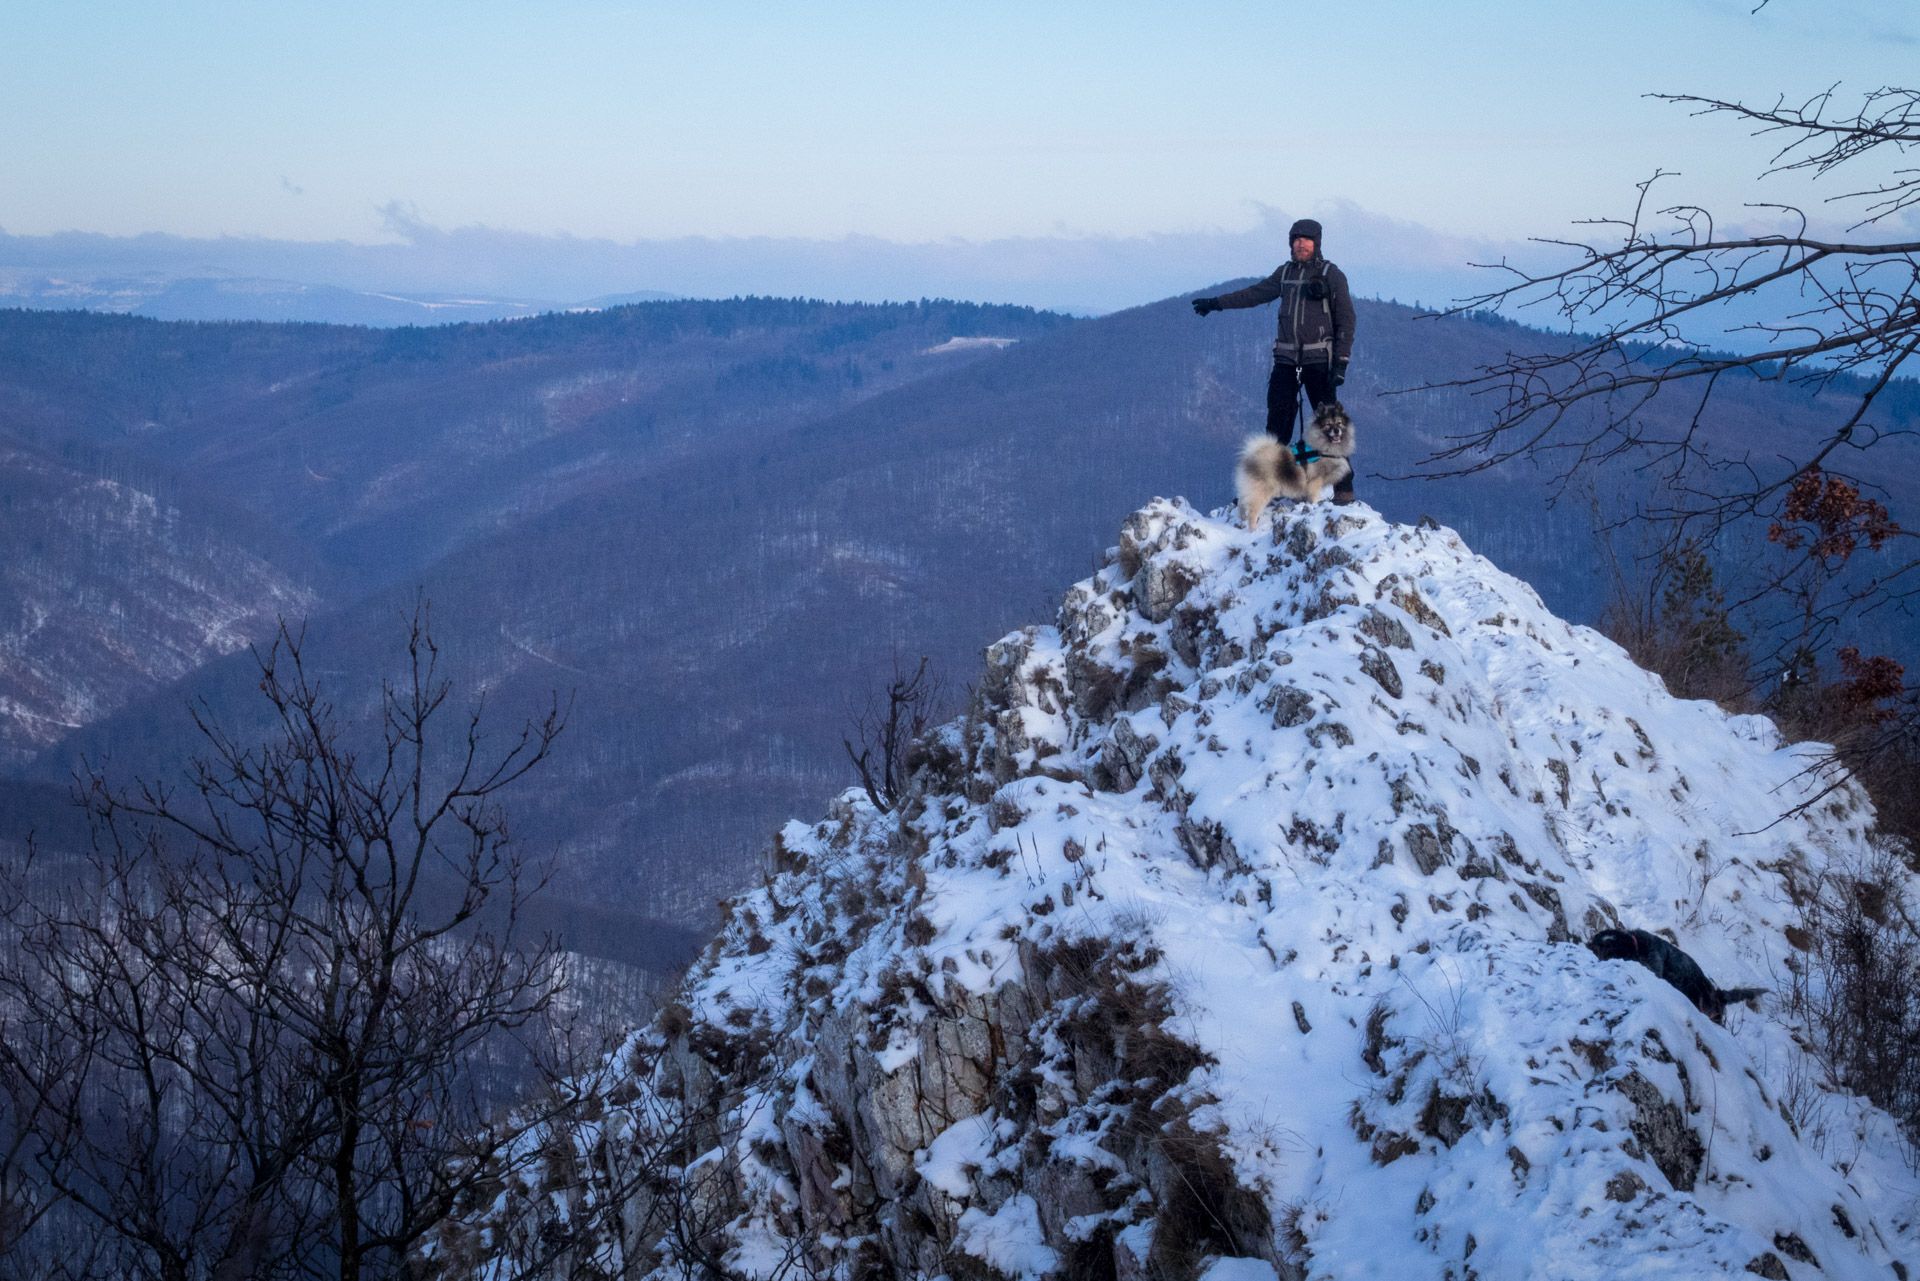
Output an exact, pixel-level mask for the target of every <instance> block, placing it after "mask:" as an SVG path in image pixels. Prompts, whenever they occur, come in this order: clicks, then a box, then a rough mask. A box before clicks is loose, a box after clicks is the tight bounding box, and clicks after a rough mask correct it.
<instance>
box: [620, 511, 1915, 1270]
mask: <svg viewBox="0 0 1920 1281" xmlns="http://www.w3.org/2000/svg"><path fill="white" fill-rule="evenodd" d="M1225 515H1226V513H1225V512H1224V511H1223V512H1222V513H1221V514H1220V515H1219V516H1215V517H1209V516H1205V515H1202V514H1200V513H1199V512H1196V511H1195V510H1193V509H1192V508H1190V507H1188V506H1187V505H1186V504H1185V503H1183V502H1180V501H1165V500H1157V501H1155V502H1154V503H1152V504H1150V505H1149V506H1147V507H1145V508H1144V509H1142V510H1141V511H1139V512H1136V513H1135V514H1134V515H1133V516H1131V517H1129V518H1128V520H1127V522H1126V524H1125V526H1124V528H1123V530H1122V531H1121V537H1120V545H1119V547H1118V548H1117V549H1116V550H1115V551H1114V552H1113V553H1111V554H1110V556H1109V558H1108V559H1109V563H1108V564H1107V566H1106V567H1105V568H1104V569H1102V570H1101V571H1100V572H1099V573H1098V574H1096V575H1094V576H1093V577H1092V578H1091V579H1088V580H1087V581H1084V582H1082V583H1079V584H1077V585H1076V586H1074V587H1073V588H1072V589H1071V590H1070V591H1069V592H1068V593H1067V594H1066V597H1065V598H1064V601H1063V603H1062V605H1061V608H1060V611H1059V617H1058V620H1057V624H1056V625H1055V626H1051V627H1046V626H1035V627H1028V628H1024V629H1022V630H1020V631H1018V632H1015V633H1013V634H1012V635H1009V636H1007V637H1006V638H1004V639H1003V640H1001V641H1000V642H999V643H998V644H996V645H994V646H992V647H991V648H990V649H989V650H988V651H987V656H986V671H985V675H984V677H983V679H982V680H981V681H980V682H979V685H978V689H977V692H976V694H975V698H974V705H973V707H972V709H971V711H970V712H969V714H968V716H967V717H965V718H963V719H962V720H960V721H957V722H955V723H953V724H951V725H948V726H946V727H945V728H944V729H943V730H942V731H941V732H940V733H939V735H938V736H937V737H936V740H935V741H934V742H932V743H931V744H929V745H928V746H927V748H926V750H925V751H924V753H923V754H922V757H921V758H920V759H918V760H917V761H916V762H915V764H916V773H915V776H914V788H913V793H912V795H911V796H910V797H908V798H907V800H906V801H905V802H903V804H902V805H901V806H900V808H899V809H898V810H897V811H896V812H895V813H891V814H882V813H879V812H877V811H876V810H875V808H874V807H873V806H872V805H871V804H869V803H868V801H867V800H866V799H865V797H864V796H863V795H862V794H860V793H858V792H849V793H848V794H847V795H845V796H843V797H842V798H841V799H840V800H839V801H838V802H836V804H835V805H834V807H833V810H832V812H831V814H830V816H829V817H828V818H827V819H826V820H825V821H823V822H821V823H818V824H814V825H812V826H806V825H802V824H798V823H794V824H789V825H788V826H787V828H786V829H785V830H784V831H783V832H782V833H781V834H780V836H779V837H778V839H777V840H776V842H775V846H774V850H773V854H772V863H773V866H772V869H771V870H770V873H769V877H768V881H767V884H766V885H765V886H764V888H762V889H760V890H758V891H756V892H754V893H751V894H747V895H745V896H743V897H741V898H740V899H738V900H737V901H735V902H734V903H733V904H732V905H731V916H730V920H729V922H728V924H727V926H726V928H725V930H724V932H723V934H722V935H721V937H720V938H719V939H718V940H716V942H715V944H714V945H713V947H712V948H711V949H710V950H709V952H708V955H707V956H706V957H705V959H704V960H703V961H702V962H701V963H700V964H699V965H698V966H697V967H696V969H695V970H694V972H693V973H692V974H691V976H690V977H689V979H688V981H687V984H686V987H685V990H684V993H683V997H682V1000H683V1005H681V1006H679V1007H677V1008H676V1009H674V1010H673V1011H670V1012H669V1016H668V1018H667V1020H666V1021H665V1022H663V1024H662V1025H660V1027H658V1028H657V1029H656V1030H655V1032H653V1033H652V1034H650V1035H651V1038H652V1039H651V1041H650V1042H648V1043H649V1044H652V1045H654V1046H655V1047H656V1048H658V1049H659V1050H660V1057H659V1059H658V1060H657V1063H656V1066H654V1067H653V1068H650V1069H649V1071H648V1078H647V1080H646V1081H645V1082H643V1083H642V1086H641V1087H640V1088H643V1089H644V1090H645V1091H648V1092H658V1091H660V1090H662V1089H666V1090H669V1091H672V1092H677V1093H676V1097H681V1098H690V1097H695V1096H700V1097H711V1098H716V1099H725V1100H726V1103H725V1105H724V1110H725V1122H724V1124H723V1125H722V1126H721V1127H720V1128H719V1131H718V1132H717V1133H716V1135H715V1142H716V1144H717V1147H716V1149H715V1151H714V1152H712V1153H710V1154H709V1158H710V1159H712V1160H714V1161H718V1162H721V1163H722V1164H725V1165H727V1168H728V1169H729V1171H730V1173H729V1175H728V1180H729V1183H728V1186H729V1187H730V1188H731V1192H730V1193H729V1196H730V1197H731V1198H732V1200H731V1205H732V1211H730V1212H734V1213H737V1216H738V1217H737V1218H736V1219H735V1220H734V1222H733V1223H732V1225H731V1227H730V1228H729V1233H730V1237H729V1239H730V1241H731V1242H732V1243H733V1244H732V1249H733V1251H734V1253H733V1259H734V1262H735V1264H736V1265H737V1266H739V1267H741V1268H743V1269H746V1270H748V1271H752V1270H753V1269H755V1268H763V1269H764V1268H768V1267H770V1266H771V1263H770V1261H771V1260H774V1259H776V1258H778V1257H780V1253H781V1243H782V1242H783V1241H793V1240H798V1239H803V1238H804V1239H808V1240H811V1241H818V1242H819V1245H818V1246H817V1248H814V1249H813V1250H812V1257H813V1258H814V1260H815V1262H816V1263H818V1264H821V1265H824V1266H827V1267H830V1268H832V1269H835V1270H838V1271H839V1272H840V1274H841V1275H845V1276H858V1275H870V1276H876V1277H879V1276H897V1277H902V1278H905V1277H936V1276H948V1277H952V1278H956V1279H958V1278H993V1277H1006V1278H1014V1277H1018V1278H1040V1277H1050V1276H1062V1277H1083V1276H1084V1277H1117V1278H1121V1279H1123V1281H1124V1279H1127V1278H1144V1277H1157V1276H1170V1277H1195V1276H1201V1275H1206V1276H1211V1277H1214V1278H1216V1281H1224V1279H1225V1278H1229V1277H1231V1278H1236V1279H1239V1278H1255V1277H1261V1276H1267V1275H1270V1274H1271V1275H1274V1276H1277V1277H1282V1278H1292V1277H1302V1278H1304V1277H1311V1278H1322V1277H1326V1278H1375V1277H1377V1278H1425V1277H1431V1278H1436V1279H1437V1278H1456V1279H1459V1281H1464V1279H1465V1278H1469V1277H1475V1276H1478V1277H1484V1278H1489V1279H1491V1278H1510V1277H1540V1278H1619V1277H1636V1278H1638V1277H1699V1276H1705V1275H1722V1274H1726V1275H1735V1276H1739V1275H1749V1274H1753V1273H1758V1274H1759V1275H1762V1276H1775V1277H1794V1278H1803V1277H1816V1276H1818V1277H1855V1276H1858V1277H1874V1278H1892V1277H1894V1276H1896V1274H1898V1275H1902V1276H1904V1275H1905V1273H1904V1272H1903V1271H1900V1269H1899V1268H1896V1266H1895V1264H1896V1263H1899V1264H1900V1265H1901V1266H1902V1267H1904V1266H1907V1264H1906V1263H1905V1262H1904V1261H1906V1260H1910V1259H1914V1256H1915V1255H1916V1254H1920V1251H1916V1250H1915V1248H1914V1242H1913V1240H1912V1237H1911V1227H1912V1224H1911V1218H1912V1214H1913V1209H1914V1204H1915V1195H1916V1192H1917V1191H1920V1184H1916V1180H1915V1179H1914V1177H1913V1176H1912V1175H1911V1174H1910V1173H1909V1171H1908V1169H1907V1167H1906V1165H1905V1164H1904V1162H1903V1160H1902V1149H1901V1147H1900V1145H1899V1142H1898V1140H1897V1136H1896V1134H1895V1132H1894V1129H1893V1126H1892V1124H1891V1123H1890V1121H1889V1120H1888V1119H1887V1118H1886V1117H1885V1116H1884V1115H1883V1114H1881V1113H1879V1112H1877V1111H1876V1110H1874V1109H1872V1108H1871V1107H1869V1106H1867V1105H1866V1104H1865V1103H1863V1102H1861V1101H1859V1100H1855V1099H1849V1098H1843V1097H1838V1096H1832V1095H1825V1094H1822V1093H1821V1092H1820V1091H1819V1090H1818V1089H1817V1088H1815V1086H1814V1085H1813V1082H1814V1081H1816V1080H1817V1079H1818V1071H1817V1069H1816V1067H1815V1066H1814V1065H1813V1063H1812V1061H1811V1060H1810V1059H1809V1058H1808V1057H1807V1056H1806V1055H1805V1054H1804V1053H1803V1052H1802V1051H1801V1050H1800V1049H1799V1048H1798V1046H1797V1045H1796V1042H1795V1039H1794V1032H1793V1029H1792V1028H1790V1027H1788V1026H1785V1025H1784V1024H1783V1023H1781V1022H1780V1021H1778V1018H1779V1015H1780V1010H1779V1006H1778V1003H1777V1001H1776V999H1775V998H1774V997H1771V996H1769V997H1764V998H1761V1000H1760V1001H1759V1002H1758V1009H1757V1010H1750V1009H1748V1008H1745V1007H1736V1008H1734V1009H1733V1010H1732V1011H1730V1012H1729V1014H1728V1016H1727V1019H1726V1025H1725V1026H1724V1027H1722V1026H1718V1025H1716V1024H1714V1023H1713V1022H1712V1021H1710V1020H1709V1019H1708V1018H1707V1017H1705V1016H1704V1015H1702V1014H1700V1013H1699V1012H1697V1011H1696V1010H1695V1009H1694V1008H1693V1007H1692V1006H1691V1005H1689V1004H1688V1002H1687V1001H1686V999H1685V998H1684V997H1682V996H1681V995H1680V993H1679V992H1677V991H1675V990H1674V989H1673V988H1671V987H1669V986H1667V985H1666V984H1665V983H1663V982H1662V981H1660V980H1659V979H1657V978H1656V977H1654V976H1653V975H1652V974H1651V973H1650V972H1648V971H1647V970H1645V969H1642V968H1640V967H1638V966H1635V965H1632V964H1629V963H1625V962H1600V961H1596V960H1595V959H1594V958H1593V956H1592V955H1591V954H1590V953H1589V952H1588V951H1587V950H1586V949H1585V948H1584V947H1583V946H1581V941H1582V940H1584V939H1585V938H1586V937H1587V936H1588V935H1589V934H1590V933H1592V932H1593V931H1594V930H1596V929H1599V928H1604V927H1606V926H1609V925H1615V924H1623V925H1627V926H1633V927H1640V928H1645V929H1650V930H1656V931H1661V932H1664V933H1668V934H1670V935H1671V937H1673V938H1674V939H1676V940H1677V941H1678V942H1679V943H1680V945H1681V946H1683V947H1684V948H1685V949H1686V950H1687V951H1689V952H1690V953H1691V954H1692V955H1693V956H1694V957H1695V958H1696V959H1697V960H1698V961H1699V962H1700V964H1701V965H1702V967H1703V968H1704V969H1705V970H1706V972H1707V973H1708V975H1709V976H1711V977H1712V978H1713V979H1714V981H1715V982H1717V983H1718V984H1720V985H1721V986H1723V987H1731V986H1744V985H1752V986H1766V987H1770V988H1774V987H1779V986H1781V985H1783V984H1785V983H1786V982H1787V981H1788V978H1789V974H1788V970H1787V968H1786V965H1787V962H1788V957H1789V956H1790V954H1791V949H1790V947H1789V944H1788V942H1787V940H1786V938H1785V935H1784V933H1783V931H1784V928H1785V926H1786V925H1788V924H1789V923H1791V922H1792V921H1793V920H1794V918H1795V906H1794V901H1793V900H1794V895H1795V893H1796V892H1804V887H1805V886H1807V885H1810V884H1811V883H1813V881H1815V880H1816V879H1817V878H1819V877H1821V876H1822V875H1825V874H1827V873H1829V872H1830V871H1833V870H1837V869H1844V868H1845V867H1847V866H1850V865H1851V864H1852V863H1853V862H1854V861H1856V860H1863V859H1865V858H1866V857H1867V856H1868V854H1869V839H1868V836H1867V834H1866V829H1867V828H1868V826H1869V825H1870V823H1871V817H1872V816H1871V812H1870V810H1869V809H1868V806H1867V803H1866V800H1865V797H1864V795H1863V794H1861V793H1860V792H1858V791H1857V790H1856V789H1854V788H1852V787H1851V786H1846V787H1842V788H1841V789H1840V790H1839V791H1837V792H1835V793H1834V794H1832V795H1831V796H1828V797H1826V798H1823V799H1822V800H1821V801H1820V803H1819V804H1818V805H1817V806H1816V807H1814V808H1813V809H1811V810H1810V811H1809V812H1806V813H1804V814H1801V815H1797V816H1793V817H1789V818H1786V819H1781V818H1780V815H1781V814H1782V812H1783V811H1786V810H1788V809H1789V808H1790V807H1792V806H1794V805H1795V804H1796V803H1797V802H1799V801H1800V800H1802V799H1803V798H1805V797H1808V796H1810V795H1812V794H1813V792H1814V789H1815V784H1814V783H1813V782H1812V781H1811V780H1809V779H1808V777H1807V776H1806V774H1805V770H1806V768H1807V765H1808V762H1809V759H1810V756H1809V754H1808V753H1807V752H1806V751H1805V750H1804V749H1802V748H1795V747H1787V746H1783V745H1782V743H1781V741H1780V738H1779V736H1778V735H1777V733H1776V732H1775V730H1774V728H1773V726H1772V725H1771V723H1770V722H1768V721H1766V720H1765V719H1763V718H1758V717H1737V716H1729V715H1727V714H1725V713H1723V712H1721V711H1720V710H1718V709H1717V708H1715V707H1714V706H1712V705H1711V704H1708V703H1703V702H1682V701H1678V700H1675V699H1673V698H1671V697H1669V696H1668V695H1667V693H1666V692H1665V689H1664V688H1663V686H1662V685H1661V683H1660V682H1659V681H1658V680H1657V679H1656V678H1655V677H1653V676H1651V675H1649V674H1647V673H1646V672H1644V671H1641V670H1640V669H1639V668H1637V667H1635V666H1634V665H1633V664H1632V662H1631V661H1630V660H1629V659H1628V658H1627V657H1626V655H1625V654H1624V653H1623V652H1622V651H1621V650H1620V649H1619V648H1618V647H1617V646H1615V645H1614V644H1612V643H1611V642H1609V641H1608V640H1606V639H1605V638H1603V637H1601V636H1600V635H1599V634H1597V633H1595V632H1593V631H1591V630H1588V629H1586V628H1580V627H1572V626H1569V625H1567V624H1565V623H1563V622H1561V621H1559V620H1558V619H1556V618H1554V617H1553V616H1552V615H1551V614H1550V613H1549V612H1548V611H1547V610H1546V609H1545V608H1544V607H1543V605H1542V604H1541V602H1540V600H1539V598H1538V597H1537V596H1536V595H1535V593H1534V592H1533V591H1532V589H1530V588H1529V587H1528V586H1527V585H1526V584H1524V583H1521V582H1519V581H1517V580H1515V579H1513V578H1512V577H1510V576H1508V575H1506V574H1504V573H1502V572H1500V571H1499V570H1498V569H1496V568H1495V567H1494V566H1493V565H1492V564H1490V563H1489V562H1487V561H1486V560H1484V559H1483V558H1481V557H1478V556H1476V555H1474V554H1473V553H1472V552H1471V551H1469V550H1468V549H1467V548H1466V547H1465V546H1464V545H1463V544H1462V542H1461V540H1460V539H1459V537H1458V536H1457V535H1456V534H1454V533H1453V532H1452V531H1450V530H1447V529H1443V528H1435V527H1432V526H1427V527H1424V528H1411V527H1408V526H1404V525H1397V524H1393V523H1391V522H1388V521H1386V520H1384V519H1382V518H1381V517H1380V516H1378V515H1376V514H1374V513H1372V512H1371V511H1370V510H1369V509H1367V508H1365V507H1364V506H1353V507H1348V508H1342V509H1335V508H1329V507H1319V506H1316V507H1294V508H1292V509H1290V510H1287V511H1284V512H1283V513H1282V514H1281V515H1279V516H1278V517H1277V518H1276V519H1275V520H1274V521H1273V522H1272V524H1271V526H1270V529H1269V530H1267V531H1263V532H1261V533H1260V534H1258V535H1255V534H1251V533H1249V532H1247V531H1246V530H1244V529H1241V528H1239V527H1238V525H1237V524H1234V523H1230V522H1229V521H1228V520H1227V519H1223V517H1224V516H1225ZM636 1061H638V1060H636ZM1916 1262H1920V1260H1916Z"/></svg>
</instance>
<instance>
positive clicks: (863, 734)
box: [841, 655, 940, 814]
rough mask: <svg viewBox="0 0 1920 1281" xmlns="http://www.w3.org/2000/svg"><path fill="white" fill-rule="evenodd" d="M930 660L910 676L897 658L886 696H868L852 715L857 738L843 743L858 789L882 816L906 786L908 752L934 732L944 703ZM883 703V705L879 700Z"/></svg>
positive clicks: (921, 664) (897, 801)
mask: <svg viewBox="0 0 1920 1281" xmlns="http://www.w3.org/2000/svg"><path fill="white" fill-rule="evenodd" d="M927 661H928V660H927V659H925V658H922V659H921V660H920V665H919V666H918V667H916V668H914V669H913V671H912V673H911V674H909V673H908V672H907V671H906V670H905V669H904V668H902V667H901V665H900V659H899V657H898V656H897V655H896V656H895V658H894V660H893V679H892V680H890V681H888V682H887V687H886V689H885V691H883V693H881V694H879V695H875V696H873V697H870V698H868V700H867V704H866V706H865V707H863V708H861V709H860V710H859V711H858V712H855V713H853V733H854V738H857V739H859V740H860V747H859V750H857V751H856V750H855V749H854V745H853V739H852V738H848V739H842V740H841V741H842V742H843V743H844V744H845V745H846V749H847V757H848V759H849V760H851V761H852V762H853V767H854V768H855V769H857V770H858V771H860V786H862V787H863V788H865V789H866V792H867V799H868V800H870V801H872V802H873V804H874V807H875V808H876V809H878V810H879V811H880V812H881V813H882V814H885V813H888V812H889V811H891V810H892V809H893V807H894V806H895V805H897V804H898V803H899V801H900V794H901V789H902V788H903V787H904V786H905V785H906V781H907V778H906V776H907V770H906V760H907V752H908V749H909V748H911V747H912V746H913V744H914V743H915V742H917V741H918V740H919V739H920V738H921V737H922V736H923V735H925V734H926V732H927V730H928V729H930V728H932V726H933V723H934V718H935V717H936V716H937V715H938V712H939V704H940V682H939V680H938V679H937V678H935V677H932V676H929V675H928V674H927ZM883 698H884V700H885V705H884V706H882V705H881V699H883Z"/></svg>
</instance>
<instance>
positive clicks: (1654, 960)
mask: <svg viewBox="0 0 1920 1281" xmlns="http://www.w3.org/2000/svg"><path fill="white" fill-rule="evenodd" d="M1587 947H1588V949H1589V950H1591V951H1592V952H1593V954H1594V955H1595V956H1597V957H1599V958H1600V959H1601V960H1603V961H1638V962H1640V964H1642V965H1644V966H1646V967H1647V968H1648V969H1650V970H1652V971H1653V972H1654V973H1655V974H1658V975H1659V976H1660V977H1661V978H1663V979H1665V980H1666V981H1667V982H1669V983H1671V984H1673V986H1675V987H1677V988H1679V989H1680V994H1681V995H1682V996H1684V997H1686V998H1687V999H1688V1000H1689V1001H1692V1002H1693V1007H1694V1008H1695V1009H1696V1010H1699V1011H1700V1012H1701V1013H1702V1014H1704V1015H1706V1016H1707V1017H1708V1018H1710V1019H1712V1020H1713V1021H1714V1022H1715V1023H1718V1022H1719V1021H1720V1020H1721V1018H1722V1017H1723V1016H1725V1014H1726V1012H1727V1007H1728V1006H1729V1005H1738V1004H1739V1003H1740V1002H1742V1001H1751V1000H1752V999H1753V998H1754V997H1756V996H1760V995H1762V994H1764V993H1765V992H1766V990H1767V989H1765V988H1763V987H1732V988H1718V987H1715V986H1714V985H1713V982H1712V980H1710V979H1708V978H1707V976H1706V974H1705V973H1703V972H1702V971H1701V969H1700V966H1699V965H1698V964H1697V963H1696V962H1695V961H1694V959H1693V958H1692V957H1691V956H1688V955H1687V954H1686V953H1685V952H1682V951H1681V950H1680V949H1679V948H1677V947H1675V946H1674V945H1673V944H1671V943H1669V942H1667V941H1666V940H1665V939H1663V938H1661V937H1660V936H1659V935H1658V934H1649V933H1647V932H1646V931H1645V930H1601V931H1600V932H1599V933H1598V934H1596V935H1594V936H1593V938H1592V939H1590V940H1589V941H1588V943H1587Z"/></svg>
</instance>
